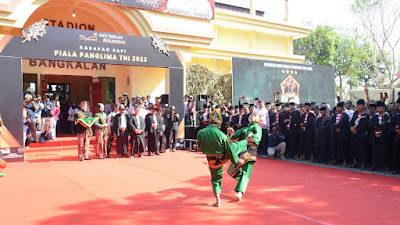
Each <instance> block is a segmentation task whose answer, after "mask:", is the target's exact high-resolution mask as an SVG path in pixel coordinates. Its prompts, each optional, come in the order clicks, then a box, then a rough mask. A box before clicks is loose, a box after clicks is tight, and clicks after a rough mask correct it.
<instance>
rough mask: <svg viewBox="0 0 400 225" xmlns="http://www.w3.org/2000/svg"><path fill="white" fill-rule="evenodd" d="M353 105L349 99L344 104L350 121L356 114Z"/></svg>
mask: <svg viewBox="0 0 400 225" xmlns="http://www.w3.org/2000/svg"><path fill="white" fill-rule="evenodd" d="M352 107H353V103H352V102H351V101H347V102H346V103H345V104H344V108H345V110H344V112H345V113H346V114H347V115H348V116H349V122H350V121H351V119H352V118H353V114H354V111H353V110H351V108H352Z"/></svg>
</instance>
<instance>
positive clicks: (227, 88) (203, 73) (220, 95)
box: [186, 64, 232, 104]
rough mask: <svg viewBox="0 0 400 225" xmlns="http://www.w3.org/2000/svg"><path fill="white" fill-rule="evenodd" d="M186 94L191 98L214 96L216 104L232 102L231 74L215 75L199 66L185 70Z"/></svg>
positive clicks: (190, 66) (193, 65) (194, 65)
mask: <svg viewBox="0 0 400 225" xmlns="http://www.w3.org/2000/svg"><path fill="white" fill-rule="evenodd" d="M186 93H188V94H191V95H193V96H197V95H199V94H206V95H210V96H211V95H212V96H214V100H215V102H216V103H217V104H221V103H222V101H223V100H228V101H231V100H232V74H226V75H220V74H216V73H214V72H212V71H210V70H209V69H207V67H205V66H203V65H201V64H192V65H189V66H188V67H187V68H186Z"/></svg>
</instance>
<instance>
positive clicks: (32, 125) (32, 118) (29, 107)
mask: <svg viewBox="0 0 400 225" xmlns="http://www.w3.org/2000/svg"><path fill="white" fill-rule="evenodd" d="M24 107H25V108H26V112H27V118H26V122H27V123H28V129H29V131H30V133H31V134H32V138H33V142H36V141H37V133H36V115H35V111H36V110H37V109H38V107H37V106H36V104H34V102H33V98H32V95H30V94H27V95H25V101H24Z"/></svg>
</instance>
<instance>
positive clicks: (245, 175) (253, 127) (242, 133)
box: [228, 122, 262, 193]
mask: <svg viewBox="0 0 400 225" xmlns="http://www.w3.org/2000/svg"><path fill="white" fill-rule="evenodd" d="M250 132H252V133H253V138H254V144H255V145H256V146H258V145H259V144H260V141H261V137H262V129H261V127H260V126H259V125H258V124H257V123H254V122H253V123H251V124H250V125H249V127H243V128H241V129H239V130H237V131H236V132H235V134H234V135H233V136H232V137H231V139H232V140H234V139H237V138H239V140H241V141H239V142H243V140H246V138H247V137H248V135H249V133H250ZM256 146H254V147H256ZM249 148H251V147H249ZM247 151H248V147H247V146H246V147H240V148H237V149H236V151H233V149H232V153H233V154H234V155H241V154H243V153H244V152H247ZM256 155H257V152H256ZM254 163H255V161H249V162H246V163H245V164H244V165H243V166H242V168H241V170H240V166H239V164H238V163H237V162H235V163H234V162H233V161H232V164H231V165H230V166H229V169H228V171H231V170H233V169H234V167H235V168H236V169H238V173H236V174H235V175H234V176H233V178H235V179H236V180H238V184H237V185H236V188H235V191H236V192H243V193H245V192H246V188H247V185H248V184H249V181H250V177H251V172H252V171H253V166H254ZM230 175H231V174H230Z"/></svg>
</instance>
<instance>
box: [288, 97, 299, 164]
mask: <svg viewBox="0 0 400 225" xmlns="http://www.w3.org/2000/svg"><path fill="white" fill-rule="evenodd" d="M294 107H295V104H294V102H291V103H289V112H288V113H287V117H286V119H285V120H284V122H285V125H286V132H284V135H285V138H286V140H287V143H286V144H287V152H288V157H293V156H295V157H296V158H298V136H299V125H300V112H299V111H297V110H295V108H294Z"/></svg>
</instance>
